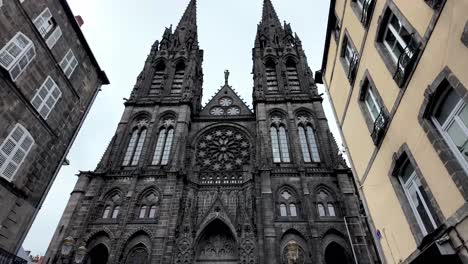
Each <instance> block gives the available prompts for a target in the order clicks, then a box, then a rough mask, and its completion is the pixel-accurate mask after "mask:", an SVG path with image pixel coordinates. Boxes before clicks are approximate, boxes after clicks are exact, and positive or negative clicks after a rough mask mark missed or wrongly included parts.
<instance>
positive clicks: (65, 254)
mask: <svg viewBox="0 0 468 264" xmlns="http://www.w3.org/2000/svg"><path fill="white" fill-rule="evenodd" d="M74 245H75V239H73V237H71V236H69V237H67V238H65V239H64V240H63V243H62V251H60V253H61V255H62V263H68V258H69V256H70V253H71V252H72V249H73V246H74Z"/></svg>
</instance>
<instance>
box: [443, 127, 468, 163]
mask: <svg viewBox="0 0 468 264" xmlns="http://www.w3.org/2000/svg"><path fill="white" fill-rule="evenodd" d="M461 125H462V123H461V121H460V122H458V120H454V122H453V123H452V124H451V125H450V126H449V127H448V129H447V134H448V135H449V137H450V139H451V140H452V142H453V143H454V144H455V146H456V147H457V149H458V151H460V153H461V154H462V156H463V158H465V160H468V156H467V155H468V151H467V150H468V135H467V134H466V133H465V131H466V130H464V129H462V127H461Z"/></svg>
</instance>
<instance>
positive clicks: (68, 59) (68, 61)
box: [60, 49, 78, 78]
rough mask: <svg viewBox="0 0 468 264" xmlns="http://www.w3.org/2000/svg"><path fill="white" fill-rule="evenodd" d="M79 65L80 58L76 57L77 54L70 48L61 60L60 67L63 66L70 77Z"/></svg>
mask: <svg viewBox="0 0 468 264" xmlns="http://www.w3.org/2000/svg"><path fill="white" fill-rule="evenodd" d="M77 65H78V60H77V59H76V57H75V54H73V51H72V50H71V49H70V50H69V51H68V52H67V54H66V55H65V57H63V59H62V61H61V62H60V67H61V68H62V70H63V72H65V75H66V76H67V77H68V78H70V77H71V75H72V74H73V71H74V70H75V68H76V66H77Z"/></svg>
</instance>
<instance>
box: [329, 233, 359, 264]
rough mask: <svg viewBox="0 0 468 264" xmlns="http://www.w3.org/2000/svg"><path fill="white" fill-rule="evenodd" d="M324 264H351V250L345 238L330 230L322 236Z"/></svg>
mask: <svg viewBox="0 0 468 264" xmlns="http://www.w3.org/2000/svg"><path fill="white" fill-rule="evenodd" d="M322 245H323V249H322V250H323V258H324V260H323V263H324V264H351V263H353V259H352V255H351V253H350V252H351V249H350V246H349V243H348V242H347V240H346V239H345V236H344V235H343V234H342V233H341V232H339V231H338V230H336V229H333V228H332V229H330V230H328V231H327V232H325V234H324V235H323V236H322Z"/></svg>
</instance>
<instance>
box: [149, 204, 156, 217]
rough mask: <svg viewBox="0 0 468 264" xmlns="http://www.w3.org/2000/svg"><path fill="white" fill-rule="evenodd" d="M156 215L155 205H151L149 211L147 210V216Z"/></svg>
mask: <svg viewBox="0 0 468 264" xmlns="http://www.w3.org/2000/svg"><path fill="white" fill-rule="evenodd" d="M155 217H156V205H153V206H151V209H150V212H149V218H155Z"/></svg>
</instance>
